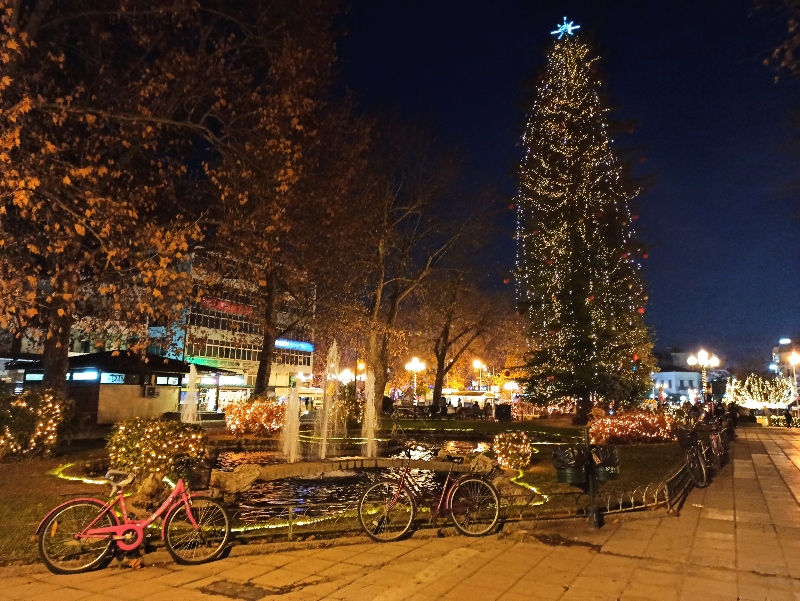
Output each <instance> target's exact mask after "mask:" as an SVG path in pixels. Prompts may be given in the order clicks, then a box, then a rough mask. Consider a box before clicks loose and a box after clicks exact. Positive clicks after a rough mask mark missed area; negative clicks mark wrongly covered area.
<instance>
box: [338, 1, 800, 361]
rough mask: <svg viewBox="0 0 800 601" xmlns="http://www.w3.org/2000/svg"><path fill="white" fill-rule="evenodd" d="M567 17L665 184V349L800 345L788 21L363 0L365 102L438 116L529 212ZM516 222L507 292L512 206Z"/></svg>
mask: <svg viewBox="0 0 800 601" xmlns="http://www.w3.org/2000/svg"><path fill="white" fill-rule="evenodd" d="M565 15H566V16H567V18H568V20H574V21H575V23H576V24H579V25H581V30H579V32H578V33H579V34H580V33H588V34H591V35H592V36H593V37H594V39H595V40H596V42H597V45H596V48H597V50H598V51H599V52H600V54H601V62H600V65H601V70H602V72H603V73H604V76H605V82H606V84H605V93H606V94H607V95H608V96H609V97H610V99H611V102H612V106H613V108H614V113H613V116H614V118H616V119H630V120H633V121H635V122H636V123H637V127H636V128H635V130H634V132H633V133H632V134H629V135H624V136H622V137H621V138H620V139H617V140H616V144H617V146H618V147H620V148H626V149H629V156H634V157H636V158H637V160H636V163H635V164H636V169H637V172H638V174H640V175H651V176H653V177H654V184H653V186H652V187H651V188H650V189H649V190H648V191H647V193H646V194H645V195H644V196H643V197H642V198H641V202H640V205H639V207H640V211H639V212H640V214H641V218H640V220H639V221H638V222H636V226H637V231H638V235H639V237H640V238H641V239H642V241H643V242H644V244H645V246H646V247H648V249H649V255H650V258H649V259H648V260H646V261H644V266H645V276H646V278H647V287H648V289H649V291H650V302H649V305H648V308H647V315H646V317H647V319H648V323H649V325H650V326H652V328H653V330H654V332H655V339H656V347H657V349H663V348H665V347H667V346H680V347H683V348H684V350H696V349H697V348H699V347H700V346H701V345H702V346H705V348H707V349H708V350H710V351H714V352H716V353H718V354H720V355H721V356H724V357H728V358H731V359H736V358H743V357H747V356H751V355H763V356H764V357H766V356H768V355H769V353H770V352H771V348H772V346H773V344H774V343H775V341H777V339H778V338H779V337H782V336H791V335H793V334H800V323H799V322H800V320H798V318H797V315H798V313H797V310H798V304H799V303H800V277H798V276H799V275H800V273H798V267H797V265H798V257H800V235H798V234H799V233H800V232H799V230H800V204H798V202H797V188H798V184H799V183H800V172H798V165H800V138H798V135H797V134H798V126H797V123H795V119H796V118H797V116H796V115H795V113H794V111H795V110H796V109H797V108H798V107H797V103H796V100H797V98H798V85H799V83H798V82H797V81H791V80H789V78H788V76H786V77H785V78H784V79H782V80H781V82H779V83H778V84H775V82H774V76H775V72H773V71H771V70H770V69H769V68H767V67H765V66H764V65H763V64H762V61H763V59H764V58H766V57H767V56H768V55H769V53H770V51H771V49H772V48H774V47H775V45H776V44H777V43H778V42H779V41H780V39H781V36H782V35H784V24H783V21H782V20H781V19H780V18H779V16H777V15H775V14H768V13H763V12H754V10H753V3H752V2H751V1H748V0H719V1H710V0H704V1H703V2H696V1H689V0H681V1H677V2H667V3H663V2H660V3H655V2H641V1H637V2H627V1H614V2H597V0H594V1H587V2H540V1H537V2H534V1H533V0H526V1H523V0H493V1H491V2H489V1H485V2H478V1H467V0H458V1H455V0H453V1H440V0H437V1H435V2H434V1H429V0H426V1H409V0H403V1H400V0H396V1H389V0H381V1H375V0H353V2H352V4H351V9H350V11H349V13H348V14H347V16H346V17H345V18H344V22H345V26H346V28H347V30H348V34H347V36H346V37H345V38H344V39H342V40H341V41H340V44H339V49H340V57H341V60H342V62H341V65H340V69H341V71H342V75H343V78H344V81H345V82H346V84H347V85H348V86H350V87H351V88H352V89H353V90H354V91H355V92H356V93H357V94H358V96H359V97H360V98H361V99H362V101H363V102H364V104H365V106H372V105H377V106H381V107H384V108H386V107H391V108H393V109H395V110H397V111H398V112H399V113H400V114H401V115H404V116H408V117H413V118H421V119H423V120H424V121H425V122H426V123H427V124H429V125H430V126H431V127H432V128H433V129H434V131H435V132H436V134H437V135H438V137H439V139H440V140H441V141H443V142H445V143H453V144H456V145H458V146H459V147H460V148H461V149H462V151H463V152H464V153H465V154H466V157H467V158H466V170H465V173H466V174H467V175H466V177H468V178H469V179H470V184H472V183H474V184H475V185H483V184H484V183H489V184H491V185H493V186H494V187H495V188H496V189H497V190H499V191H500V192H501V193H502V194H503V195H505V196H506V197H507V199H508V202H513V200H512V197H513V195H514V193H515V190H516V184H515V179H514V176H513V171H514V168H515V166H516V164H517V163H518V161H519V158H520V156H521V147H520V146H519V142H520V135H521V132H522V127H523V125H524V121H525V118H524V114H523V112H522V108H521V106H522V102H523V100H524V99H525V93H524V89H525V88H524V83H525V81H526V80H528V81H530V80H531V79H533V78H535V77H536V75H537V74H538V73H540V72H541V69H542V66H543V64H544V61H545V53H546V51H547V49H548V45H549V44H550V39H551V36H550V35H549V32H550V31H551V30H553V29H555V27H556V25H557V24H558V23H560V22H561V20H562V17H563V16H565ZM798 120H799V121H800V119H798ZM630 153H634V154H630ZM638 157H644V162H640V161H639V160H638ZM499 225H501V226H502V227H504V228H505V232H502V231H501V233H498V234H496V235H495V236H496V239H495V240H493V243H492V246H491V250H490V251H489V253H488V255H489V257H490V258H491V259H492V261H493V263H494V267H495V270H496V272H497V273H498V276H497V278H498V282H499V281H500V280H501V278H502V277H503V276H502V275H500V274H501V273H502V271H503V270H504V269H505V270H506V271H509V270H510V269H511V268H512V267H513V260H514V242H513V240H512V238H511V234H512V233H513V214H512V213H511V211H509V212H508V214H507V216H506V218H505V219H503V218H500V219H499ZM501 285H502V284H501Z"/></svg>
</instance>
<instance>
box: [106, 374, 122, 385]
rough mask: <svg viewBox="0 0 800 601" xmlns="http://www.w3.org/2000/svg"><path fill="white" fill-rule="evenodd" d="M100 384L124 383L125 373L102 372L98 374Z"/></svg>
mask: <svg viewBox="0 0 800 601" xmlns="http://www.w3.org/2000/svg"><path fill="white" fill-rule="evenodd" d="M100 383H101V384H124V383H125V374H108V373H106V372H103V373H101V374H100Z"/></svg>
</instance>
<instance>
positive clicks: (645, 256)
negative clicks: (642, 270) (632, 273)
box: [642, 253, 650, 259]
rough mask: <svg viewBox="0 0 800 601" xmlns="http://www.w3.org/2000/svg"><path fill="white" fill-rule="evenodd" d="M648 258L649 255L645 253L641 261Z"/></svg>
mask: <svg viewBox="0 0 800 601" xmlns="http://www.w3.org/2000/svg"><path fill="white" fill-rule="evenodd" d="M649 256H650V255H648V254H647V253H644V254H643V255H642V259H646V258H647V257H649Z"/></svg>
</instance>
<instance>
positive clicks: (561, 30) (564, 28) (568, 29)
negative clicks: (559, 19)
mask: <svg viewBox="0 0 800 601" xmlns="http://www.w3.org/2000/svg"><path fill="white" fill-rule="evenodd" d="M572 23H573V21H570V22H569V23H567V18H566V17H564V22H563V23H562V24H561V25H559V26H558V29H556V30H555V31H551V32H550V33H551V34H552V35H556V34H558V39H559V40H560V39H561V38H563V37H564V34H567V35H575V34H574V33H573V31H574V30H576V29H580V28H581V26H580V25H573V24H572Z"/></svg>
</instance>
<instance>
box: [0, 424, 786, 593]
mask: <svg viewBox="0 0 800 601" xmlns="http://www.w3.org/2000/svg"><path fill="white" fill-rule="evenodd" d="M732 456H733V461H732V462H730V463H729V464H728V465H726V467H725V468H723V470H722V471H721V473H720V474H719V475H717V477H716V478H715V479H714V482H713V483H712V484H711V486H710V487H708V488H706V489H704V490H694V491H692V493H691V494H690V495H689V498H688V499H687V501H686V503H685V505H684V507H683V508H682V510H681V512H680V516H679V517H671V516H667V515H666V514H664V513H644V514H641V513H640V514H636V515H633V514H629V515H627V516H620V518H619V520H614V518H613V516H609V518H608V520H607V521H608V522H609V523H607V524H606V526H604V527H603V528H602V529H601V530H600V531H598V532H591V531H589V530H588V529H587V528H586V526H585V525H584V524H582V523H575V522H573V523H568V522H558V523H540V524H539V525H538V526H536V527H535V529H534V527H529V531H528V532H527V533H526V532H524V531H517V532H515V533H513V534H510V535H499V536H492V537H488V538H481V539H468V538H464V537H459V536H448V537H445V538H435V537H430V536H423V534H422V533H417V535H416V536H414V537H413V538H411V539H410V540H406V541H402V542H398V543H391V544H382V545H379V544H372V543H363V542H359V543H357V544H350V545H337V546H333V547H328V548H315V549H312V548H307V549H302V550H290V551H284V552H270V553H267V552H266V549H267V548H266V547H262V549H261V550H262V552H263V554H260V555H258V554H257V555H240V554H238V553H245V552H247V553H252V552H253V551H254V550H255V549H254V548H253V547H242V548H237V549H235V552H234V553H232V557H230V558H227V559H225V560H222V561H218V562H215V563H213V564H208V565H203V566H196V567H178V566H175V565H174V564H171V563H169V562H168V561H166V555H165V554H162V553H155V554H152V555H148V556H147V557H146V560H147V561H146V564H147V567H145V568H144V569H142V570H139V571H134V570H131V569H105V570H101V571H98V572H93V573H90V574H83V575H76V576H53V575H50V574H49V573H48V572H46V571H45V570H44V569H43V568H42V567H40V566H17V567H7V568H2V569H0V599H42V600H45V599H46V600H55V601H70V600H73V599H75V600H77V599H82V600H85V601H89V600H95V599H115V600H119V599H122V600H124V599H136V600H146V599H165V600H175V601H179V600H181V599H192V600H194V599H198V600H200V599H213V600H215V601H226V599H236V598H239V599H244V600H247V601H256V600H258V599H262V598H263V599H274V600H275V601H278V600H280V601H303V600H316V599H341V600H348V601H361V600H376V601H404V600H412V601H413V600H416V601H431V600H433V599H446V600H452V601H494V600H498V599H499V600H503V601H523V600H535V599H563V600H568V599H587V600H588V599H625V600H627V599H630V600H634V599H642V600H645V599H654V600H670V599H698V600H703V601H706V600H712V599H726V600H729V599H758V600H764V599H768V600H780V599H800V507H799V506H798V501H800V432H798V433H796V432H795V431H788V430H780V429H775V428H746V429H745V428H740V430H739V439H738V440H737V442H736V443H735V445H734V447H733V453H732ZM545 533H547V534H548V535H549V536H547V537H545V536H542V535H543V534H545ZM537 537H538V538H537ZM540 540H545V541H547V543H548V544H545V543H543V542H540ZM566 541H569V543H570V544H563V543H564V542H566ZM558 542H560V543H562V544H557V543H558Z"/></svg>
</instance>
